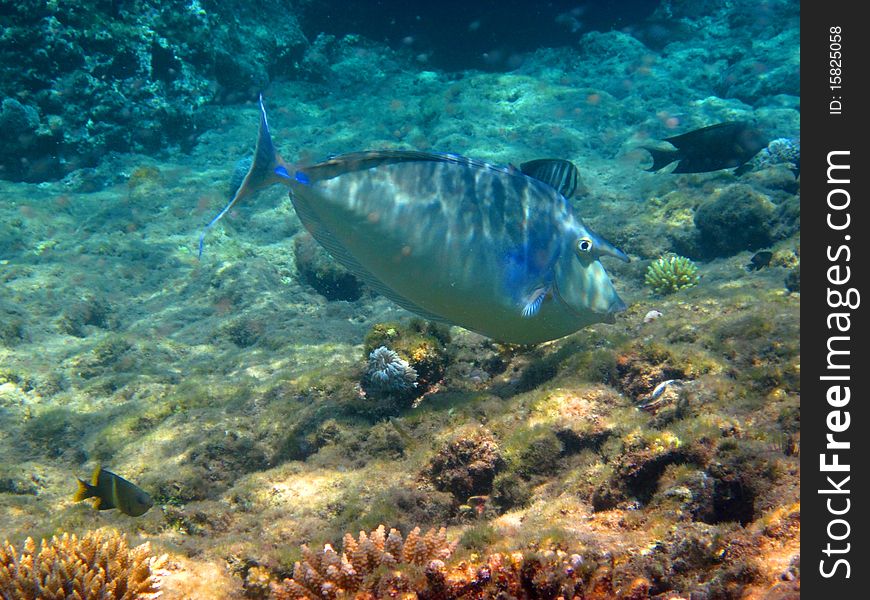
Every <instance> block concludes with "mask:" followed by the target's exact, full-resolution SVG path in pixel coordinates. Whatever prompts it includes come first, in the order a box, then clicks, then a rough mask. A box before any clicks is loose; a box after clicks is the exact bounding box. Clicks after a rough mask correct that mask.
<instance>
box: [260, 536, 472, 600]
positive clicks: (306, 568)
mask: <svg viewBox="0 0 870 600" xmlns="http://www.w3.org/2000/svg"><path fill="white" fill-rule="evenodd" d="M455 545H456V544H455V542H454V543H450V542H448V541H447V532H446V530H445V529H444V528H443V527H442V528H441V529H440V530H438V531H436V530H435V529H430V530H429V531H428V532H427V533H426V534H425V535H421V534H420V528H419V527H415V528H414V529H413V530H412V531H411V532H410V533H409V534H408V537H407V538H405V539H403V538H402V534H401V533H399V532H398V530H396V529H390V532H389V534H387V533H386V528H385V527H384V526H383V525H381V526H380V527H378V528H377V529H375V530H374V531H372V532H371V534H369V535H366V533H365V532H364V531H361V532H360V534H359V539H358V540H355V539H354V538H353V536H352V535H350V534H349V533H348V534H346V535H345V536H344V543H343V548H342V553H341V555H339V554H338V553H337V552H336V551H335V550H333V549H332V546H330V545H329V544H326V546H324V548H323V550H320V551H318V552H315V551H313V550H311V549H310V548H308V547H307V546H302V556H303V558H302V561H301V562H297V563H296V564H295V565H294V567H293V578H292V579H285V580H284V581H283V582H281V583H273V584H272V597H273V598H275V599H276V600H295V599H297V598H304V599H309V600H314V599H321V598H323V599H329V600H331V599H334V598H387V597H396V596H410V597H416V594H415V592H418V591H420V590H423V589H425V588H426V586H427V583H426V578H427V573H428V572H429V571H431V570H436V571H437V570H440V569H443V568H444V561H445V560H446V559H447V558H449V557H450V555H451V554H452V553H453V548H454V547H455Z"/></svg>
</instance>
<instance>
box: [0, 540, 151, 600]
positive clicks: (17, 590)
mask: <svg viewBox="0 0 870 600" xmlns="http://www.w3.org/2000/svg"><path fill="white" fill-rule="evenodd" d="M165 562H166V555H163V556H161V557H159V558H158V557H154V556H151V552H150V548H149V546H148V544H147V543H145V544H142V545H141V546H137V547H136V548H133V549H130V548H129V546H128V545H127V537H126V536H124V535H122V534H119V533H118V532H117V531H108V532H103V531H91V532H88V533H87V534H85V535H84V537H82V538H81V539H78V538H77V537H76V536H75V535H69V534H66V533H65V534H63V536H62V537H60V538H58V537H57V536H55V537H53V538H52V539H51V542H47V541H45V540H42V543H41V545H40V548H39V552H37V551H36V543H35V542H34V541H33V539H32V538H27V540H26V541H25V542H24V552H23V553H22V554H21V555H19V554H18V552H17V550H16V549H15V547H14V546H12V545H11V544H9V542H6V543H5V544H4V545H3V546H0V596H2V597H3V598H16V599H17V600H32V599H36V598H39V599H40V600H55V599H57V600H61V599H66V598H76V599H81V600H134V599H147V598H156V597H157V596H159V588H160V585H159V583H158V576H159V574H160V569H161V567H162V566H163V564H164V563H165Z"/></svg>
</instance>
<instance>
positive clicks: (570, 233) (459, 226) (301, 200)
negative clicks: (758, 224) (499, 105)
mask: <svg viewBox="0 0 870 600" xmlns="http://www.w3.org/2000/svg"><path fill="white" fill-rule="evenodd" d="M291 173H292V175H291ZM577 181H578V177H577V175H576V168H574V166H573V165H572V164H571V163H569V162H568V161H561V160H550V159H545V160H539V161H532V162H530V163H524V164H523V168H521V169H517V168H516V167H512V166H509V167H500V166H496V165H491V164H489V163H485V162H482V161H479V160H474V159H470V158H465V157H462V156H458V155H456V154H432V153H426V152H415V151H397V150H383V151H368V152H354V153H349V154H342V155H338V156H333V157H331V158H329V159H328V160H325V161H323V162H320V163H316V164H311V165H292V166H291V165H289V164H288V163H286V162H285V161H284V160H283V159H282V158H281V157H280V156H279V155H278V153H277V152H276V151H275V148H274V146H273V144H272V139H271V135H270V133H269V126H268V122H267V120H266V111H265V108H264V107H263V103H262V98H261V99H260V133H259V138H258V141H257V148H256V151H255V154H254V162H253V164H252V165H251V169H250V171H249V172H248V174H247V175H246V176H245V179H244V181H243V183H242V185H241V186H240V187H239V189H238V191H237V192H236V194H235V196H234V197H233V199H232V200H231V201H230V203H229V204H228V205H227V206H226V207H225V208H224V209H223V211H221V213H220V214H219V215H218V216H217V217H215V218H214V219H213V220H212V221H211V223H209V224H208V226H207V228H206V230H208V228H210V227H212V226H213V225H214V224H215V223H217V221H218V220H219V219H220V218H221V217H222V216H223V215H224V214H226V213H227V212H228V211H229V209H230V208H231V207H232V206H233V205H234V204H235V203H236V202H238V201H239V200H241V199H243V198H245V197H247V196H249V195H250V194H252V193H254V192H256V191H257V190H259V189H262V188H265V187H267V186H270V185H272V184H275V183H281V184H284V185H286V186H287V187H289V188H290V198H291V200H292V202H293V206H294V208H295V209H296V213H297V214H298V215H299V218H300V220H301V221H302V224H303V225H304V226H305V228H306V229H307V230H308V231H309V232H310V233H311V234H312V236H313V237H314V238H315V239H316V240H317V241H318V242H320V244H321V245H323V246H324V247H325V248H326V249H327V250H328V251H329V252H330V254H332V256H333V257H334V258H335V259H336V260H338V261H339V262H340V263H342V264H343V265H344V266H345V267H347V268H348V269H349V270H351V271H352V272H354V273H355V274H357V275H358V276H359V277H360V278H361V279H363V280H364V281H365V282H366V283H367V284H368V285H369V286H371V287H372V288H373V289H375V290H376V291H377V292H379V293H381V294H383V295H384V296H386V297H387V298H389V299H391V300H393V301H394V302H396V303H397V304H398V305H399V306H401V307H403V308H405V309H408V310H410V311H412V312H414V313H417V314H419V315H421V316H423V317H425V318H427V319H432V320H437V321H442V322H447V323H451V324H455V325H459V326H461V327H465V328H466V329H470V330H473V331H477V332H479V333H482V334H484V335H486V336H489V337H492V338H494V339H496V340H500V341H503V342H513V343H527V344H530V343H539V342H544V341H548V340H553V339H556V338H559V337H562V336H565V335H568V334H570V333H573V332H574V331H577V330H578V329H580V328H582V327H585V326H586V325H590V324H593V323H600V322H613V319H614V315H615V314H616V313H617V312H620V311H622V310H624V309H625V304H624V303H623V301H622V300H621V299H620V298H619V295H618V294H617V292H616V290H615V289H614V287H613V284H612V283H611V282H610V279H609V277H608V275H607V273H606V271H605V270H604V267H603V266H602V265H601V262H600V260H599V259H600V258H601V257H603V256H609V257H614V258H617V259H619V260H623V261H625V262H628V257H627V256H626V255H625V254H624V253H623V252H622V251H620V250H618V249H617V248H615V247H613V246H612V245H611V244H610V243H608V242H607V241H606V240H604V239H603V238H601V237H600V236H598V235H597V234H595V233H594V232H593V231H591V230H590V229H589V228H588V227H586V226H585V225H584V224H583V222H582V221H581V220H580V219H579V218H577V217H576V216H575V215H574V214H573V213H572V211H571V208H570V204H569V203H568V201H567V199H566V195H565V194H568V195H570V194H571V193H573V190H574V189H575V188H576V185H577ZM205 233H206V232H205V231H203V234H202V236H201V237H200V254H201V251H202V240H203V238H204V236H205Z"/></svg>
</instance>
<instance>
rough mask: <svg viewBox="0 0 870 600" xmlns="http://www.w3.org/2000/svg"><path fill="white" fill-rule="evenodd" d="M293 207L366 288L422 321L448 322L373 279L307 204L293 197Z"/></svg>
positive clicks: (325, 246) (320, 241) (310, 229)
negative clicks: (415, 315) (422, 319)
mask: <svg viewBox="0 0 870 600" xmlns="http://www.w3.org/2000/svg"><path fill="white" fill-rule="evenodd" d="M293 206H294V207H295V208H296V214H297V215H299V220H300V221H302V224H303V225H304V226H305V229H307V230H308V231H309V233H311V235H312V236H313V237H314V239H315V240H317V242H318V243H319V244H320V245H321V246H323V247H324V248H326V250H327V252H329V254H330V255H332V257H333V258H334V259H335V260H337V261H338V262H339V263H341V265H342V266H343V267H345V268H346V269H347V270H348V271H350V272H351V273H353V274H354V275H356V276H357V277H359V278H360V279H362V280H363V281H364V282H365V283H366V285H367V286H369V287H370V288H372V289H373V290H374V291H376V292H377V293H379V294H381V295H382V296H384V297H385V298H388V299H390V300H392V301H393V302H395V303H396V304H398V305H399V306H401V307H402V308H404V309H405V310H408V311H410V312H413V313H416V314H418V315H420V316H421V317H423V318H424V319H428V320H430V321H437V322H439V323H448V324H450V321H448V320H447V319H445V318H444V317H440V316H438V315H436V314H433V313H430V312H429V311H427V310H425V309H423V308H420V307H419V306H417V305H416V304H414V303H413V302H411V301H410V300H408V299H407V298H405V297H403V296H400V295H398V294H397V293H396V292H394V291H393V290H391V289H390V288H389V287H387V286H386V285H384V284H383V283H382V282H381V281H380V280H379V279H378V278H377V277H375V276H374V275H373V274H372V273H371V272H370V271H369V270H368V269H366V268H365V267H364V266H362V265H361V264H360V263H359V261H357V259H356V258H354V257H353V255H352V254H351V253H350V252H348V251H347V249H346V248H345V247H344V245H343V244H342V243H341V242H340V241H338V240H337V239H336V238H335V236H333V235H332V234H331V233H330V232H329V231H328V230H327V229H326V228H325V227H324V226H323V225H321V223H320V219H319V218H318V217H317V215H316V214H315V213H314V211H312V210H311V209H310V208H309V207H308V203H307V202H306V201H305V200H303V199H301V198H299V197H298V196H294V197H293Z"/></svg>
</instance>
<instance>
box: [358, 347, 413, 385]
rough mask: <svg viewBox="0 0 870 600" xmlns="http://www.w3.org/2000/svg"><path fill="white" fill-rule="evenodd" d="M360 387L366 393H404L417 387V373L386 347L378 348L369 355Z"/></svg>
mask: <svg viewBox="0 0 870 600" xmlns="http://www.w3.org/2000/svg"><path fill="white" fill-rule="evenodd" d="M362 387H363V389H364V390H365V391H366V393H376V394H387V395H389V394H393V393H404V392H407V391H409V390H413V389H414V388H416V387H417V371H415V370H414V369H413V367H411V366H410V365H408V361H406V360H402V359H401V358H400V357H399V355H398V354H396V353H395V352H393V351H392V350H390V349H389V348H387V347H386V346H379V347H377V348H375V349H374V350H372V351H371V353H370V354H369V362H368V365H367V366H366V370H365V373H364V374H363V380H362Z"/></svg>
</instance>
